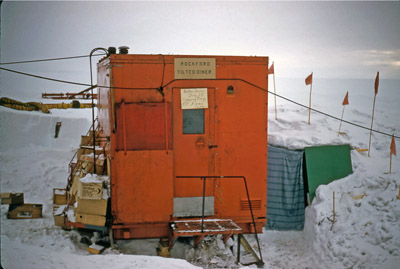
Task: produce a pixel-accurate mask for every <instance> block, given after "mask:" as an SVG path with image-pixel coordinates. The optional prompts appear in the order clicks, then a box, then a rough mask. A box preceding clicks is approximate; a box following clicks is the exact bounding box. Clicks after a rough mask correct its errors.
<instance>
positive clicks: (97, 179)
mask: <svg viewBox="0 0 400 269" xmlns="http://www.w3.org/2000/svg"><path fill="white" fill-rule="evenodd" d="M79 181H80V182H82V183H99V184H101V183H103V181H104V176H99V175H96V174H87V175H86V176H85V177H83V178H80V179H79Z"/></svg>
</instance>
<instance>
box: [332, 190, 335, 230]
mask: <svg viewBox="0 0 400 269" xmlns="http://www.w3.org/2000/svg"><path fill="white" fill-rule="evenodd" d="M335 215H336V214H335V192H333V220H332V225H333V224H335Z"/></svg>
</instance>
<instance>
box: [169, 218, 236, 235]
mask: <svg viewBox="0 0 400 269" xmlns="http://www.w3.org/2000/svg"><path fill="white" fill-rule="evenodd" d="M171 228H172V231H173V233H174V234H176V235H178V236H184V235H199V234H202V233H206V234H238V233H240V232H241V231H242V228H240V227H239V226H238V225H237V224H236V223H235V222H234V221H232V220H230V219H205V220H204V223H203V229H202V220H201V219H199V220H179V221H174V222H172V223H171Z"/></svg>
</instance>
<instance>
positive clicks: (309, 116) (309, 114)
mask: <svg viewBox="0 0 400 269" xmlns="http://www.w3.org/2000/svg"><path fill="white" fill-rule="evenodd" d="M312 75H313V73H311V76H312ZM311 92H312V81H311V85H310V105H309V107H308V125H310V120H311Z"/></svg>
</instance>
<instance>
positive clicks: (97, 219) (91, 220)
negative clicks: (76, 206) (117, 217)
mask: <svg viewBox="0 0 400 269" xmlns="http://www.w3.org/2000/svg"><path fill="white" fill-rule="evenodd" d="M75 222H80V223H83V224H89V225H95V226H104V225H105V224H106V217H105V216H100V215H91V214H78V213H76V214H75Z"/></svg>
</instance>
